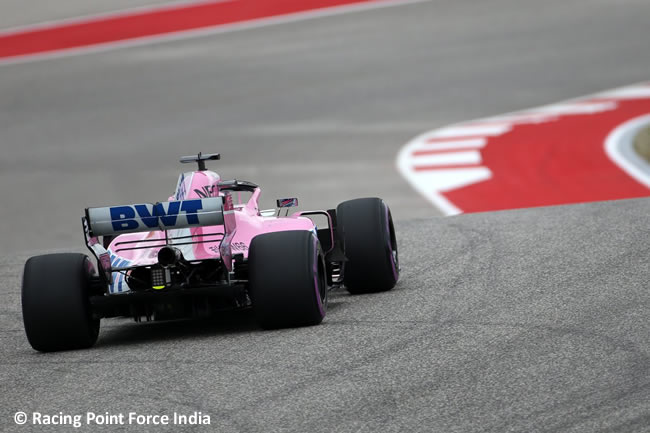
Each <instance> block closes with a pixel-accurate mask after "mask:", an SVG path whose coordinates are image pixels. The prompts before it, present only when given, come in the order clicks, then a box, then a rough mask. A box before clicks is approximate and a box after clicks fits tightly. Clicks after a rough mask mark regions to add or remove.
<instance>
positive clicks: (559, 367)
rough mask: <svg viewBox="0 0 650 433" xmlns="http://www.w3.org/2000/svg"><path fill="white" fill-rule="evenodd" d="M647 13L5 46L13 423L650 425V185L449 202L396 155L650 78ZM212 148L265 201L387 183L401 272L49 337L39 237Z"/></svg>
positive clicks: (159, 196) (160, 191)
mask: <svg viewBox="0 0 650 433" xmlns="http://www.w3.org/2000/svg"><path fill="white" fill-rule="evenodd" d="M15 16H17V15H15ZM648 16H650V3H648V2H647V1H646V0H624V1H619V2H611V1H604V0H603V1H597V0H594V1H578V0H569V1H549V2H544V3H543V4H542V3H540V2H538V1H514V0H496V1H493V2H457V1H445V0H441V1H431V2H426V3H422V4H412V5H408V6H403V7H399V8H391V9H383V10H375V11H367V12H363V13H355V14H349V15H344V16H337V17H330V18H324V19H318V20H310V21H304V22H298V23H292V24H284V25H280V26H274V27H267V28H260V29H256V30H247V31H243V32H236V33H229V34H222V35H215V36H209V37H204V38H199V39H193V40H185V41H177V42H171V43H165V44H158V45H152V46H147V47H140V48H132V49H125V50H117V51H112V52H106V53H101V54H93V55H87V56H80V57H72V58H66V59H59V60H50V61H45V62H34V63H26V64H15V65H5V66H0V149H1V150H2V154H1V155H2V156H1V157H0V197H1V198H2V202H3V205H2V206H0V220H1V221H3V224H2V225H0V239H2V241H1V242H0V245H1V250H0V263H1V265H0V275H2V280H1V281H2V282H1V283H0V296H1V297H2V303H1V305H3V306H2V307H0V308H1V310H0V324H1V328H0V329H1V330H2V331H1V334H0V338H2V341H1V343H2V349H1V351H0V356H1V358H0V362H1V363H2V365H3V368H2V369H1V370H0V384H1V389H2V391H3V393H2V397H0V403H1V404H0V406H1V407H2V413H0V430H3V429H4V430H8V431H12V430H15V431H18V428H17V427H16V426H13V424H12V421H11V416H12V414H13V412H15V411H16V410H25V411H33V410H38V411H41V412H47V413H58V411H66V412H69V413H83V412H86V411H88V410H91V411H94V412H104V411H110V412H113V413H115V412H128V411H130V410H135V411H138V412H140V413H151V412H159V413H169V412H173V411H174V410H175V411H177V412H183V413H186V412H191V411H193V410H200V411H202V412H204V413H207V414H209V415H210V416H211V417H212V427H215V426H216V429H217V430H218V431H308V430H313V431H332V430H337V431H410V430H414V431H449V432H453V431H459V432H464V431H486V432H488V431H494V432H502V431H582V432H592V431H621V432H630V431H632V432H634V431H650V428H649V427H648V426H649V425H650V395H649V391H648V383H649V381H650V378H649V376H648V375H649V373H648V372H649V371H650V363H649V362H648V339H647V337H648V335H650V333H649V332H648V331H649V329H648V320H647V313H648V306H649V302H648V288H649V287H648V284H649V283H648V281H650V278H649V270H648V262H649V261H648V240H649V236H648V234H649V233H648V227H649V224H648V223H649V221H648V215H649V214H650V213H649V210H650V209H649V208H650V203H649V202H648V200H632V201H622V202H611V203H603V204H586V205H577V206H569V207H558V208H549V209H531V210H522V211H512V212H500V213H494V214H476V215H467V216H460V217H454V218H441V217H436V211H435V210H434V209H433V208H431V207H430V206H429V205H428V203H426V202H425V201H424V199H422V198H420V197H419V196H418V195H417V194H416V193H415V192H413V191H412V190H411V189H410V188H409V187H408V185H407V184H406V182H405V181H404V180H403V179H401V178H400V177H399V175H398V174H397V171H396V169H395V167H394V158H395V155H396V153H397V152H398V150H399V148H400V146H401V145H402V144H403V143H405V142H407V141H408V140H409V139H410V138H412V137H413V136H415V135H417V134H419V133H421V132H424V131H426V130H429V129H432V128H434V127H438V126H443V125H445V124H448V123H452V122H456V121H462V120H466V119H471V118H477V117H483V116H488V115H493V114H499V113H503V112H508V111H513V110H517V109H523V108H526V107H530V106H538V105H541V104H544V103H551V102H555V101H559V100H564V99H567V98H569V97H574V96H579V95H582V94H588V93H593V92H596V91H600V90H603V89H608V88H612V87H616V86H619V85H625V84H629V83H634V82H639V81H646V80H647V79H648V75H647V74H648V71H649V70H650V57H649V56H647V55H646V54H647V17H648ZM15 21H16V23H19V22H17V21H20V20H19V19H18V18H16V20H15ZM11 24H12V25H14V23H13V22H12V23H11ZM198 150H203V151H211V150H214V151H220V152H221V153H222V154H223V157H224V159H223V161H222V162H221V163H219V164H217V165H216V166H215V168H217V169H218V171H220V172H221V174H222V175H223V177H225V178H228V177H237V178H241V179H247V180H252V181H256V182H258V183H260V185H262V186H263V188H264V192H265V193H264V197H263V204H266V205H267V206H269V207H270V206H271V204H272V203H273V200H274V199H275V198H276V197H280V196H292V195H294V194H295V195H296V196H298V197H300V199H301V202H302V203H303V205H304V206H303V207H304V208H310V207H327V206H330V205H335V204H336V203H337V202H339V201H342V200H345V199H347V198H352V197H358V196H371V195H378V196H382V197H384V198H385V199H386V200H387V202H388V203H389V204H390V205H391V207H392V209H393V212H394V214H395V216H396V218H397V219H398V235H399V237H400V246H401V252H402V259H403V279H402V281H401V282H400V284H399V285H398V287H397V288H396V289H395V291H393V292H391V293H384V294H380V295H372V296H367V297H350V296H348V295H346V294H345V293H336V294H335V295H334V296H333V299H332V304H331V309H330V311H329V315H328V318H327V321H326V323H325V324H324V325H323V326H321V327H315V328H308V329H300V330H286V331H278V332H262V331H259V330H258V329H257V328H256V327H255V326H254V324H253V323H252V321H251V320H250V318H249V317H246V316H244V317H234V318H233V317H226V318H223V319H221V320H219V321H213V322H199V323H193V322H183V323H155V324H144V325H136V324H133V323H130V322H127V321H119V320H110V321H107V322H106V323H105V326H104V330H103V331H102V334H101V336H100V341H99V344H98V346H97V347H96V348H95V349H92V350H89V351H83V352H69V353H62V354H54V355H40V354H37V353H35V352H33V351H32V350H31V349H30V348H29V346H28V344H27V341H26V339H25V337H24V332H23V328H22V322H21V316H20V311H19V310H20V309H19V291H20V278H21V275H20V273H21V269H22V264H23V263H24V260H25V258H26V257H27V256H28V255H30V254H35V253H37V252H40V251H45V250H52V249H65V250H67V249H80V248H81V247H82V245H81V242H82V240H81V231H80V222H79V218H80V216H81V211H82V209H83V208H84V207H85V206H95V205H97V206H99V205H105V204H121V203H130V202H141V201H148V200H164V199H165V198H166V197H167V196H168V195H169V194H170V193H171V192H172V190H173V186H174V183H175V176H176V172H177V171H178V170H179V169H180V168H182V167H181V166H180V165H179V164H177V163H176V162H175V161H176V159H177V157H178V156H180V155H182V154H189V153H192V152H195V151H198ZM26 430H29V429H28V428H23V429H21V431H26ZM107 430H108V429H107ZM157 430H158V429H156V428H151V431H157Z"/></svg>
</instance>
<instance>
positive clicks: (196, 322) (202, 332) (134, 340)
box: [95, 301, 343, 348]
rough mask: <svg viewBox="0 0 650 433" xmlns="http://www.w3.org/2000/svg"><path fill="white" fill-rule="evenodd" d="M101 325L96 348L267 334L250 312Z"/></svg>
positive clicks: (335, 304) (112, 321) (330, 307)
mask: <svg viewBox="0 0 650 433" xmlns="http://www.w3.org/2000/svg"><path fill="white" fill-rule="evenodd" d="M342 304H343V303H342V302H340V301H330V302H329V304H328V307H327V308H328V313H330V314H331V313H332V311H334V310H336V309H337V308H338V307H339V306H341V305H342ZM325 321H327V318H326V319H325ZM325 323H326V322H325ZM102 325H104V327H103V328H102V331H101V332H100V335H99V340H98V341H97V344H96V345H95V347H96V348H103V347H112V346H129V345H137V344H142V343H149V342H162V341H171V340H176V339H187V338H190V339H196V338H208V337H210V338H213V337H219V336H221V337H226V336H230V335H237V334H247V333H254V332H260V333H261V332H268V331H265V330H264V329H262V328H260V327H259V325H258V324H257V322H256V321H255V316H254V314H253V312H252V311H251V310H246V311H237V312H232V311H229V312H224V313H220V314H219V315H218V316H215V317H211V318H207V319H179V320H169V321H161V322H144V323H134V322H133V321H132V320H130V319H109V320H108V321H105V322H104V323H102ZM271 332H272V331H271Z"/></svg>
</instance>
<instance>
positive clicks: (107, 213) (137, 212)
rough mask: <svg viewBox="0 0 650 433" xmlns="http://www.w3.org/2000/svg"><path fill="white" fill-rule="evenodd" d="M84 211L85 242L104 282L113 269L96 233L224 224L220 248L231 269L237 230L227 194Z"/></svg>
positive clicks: (121, 232) (230, 201) (224, 260)
mask: <svg viewBox="0 0 650 433" xmlns="http://www.w3.org/2000/svg"><path fill="white" fill-rule="evenodd" d="M85 213H86V214H85V216H84V217H83V218H82V219H81V220H82V223H83V228H84V236H85V239H86V245H87V247H88V249H89V250H90V251H91V252H92V253H93V255H94V256H95V258H96V259H97V264H98V268H99V275H100V277H101V278H102V280H103V281H104V282H105V283H109V282H110V281H111V273H112V272H113V269H112V266H111V255H110V252H109V251H108V250H107V249H106V247H104V246H103V245H102V243H101V242H100V241H99V236H113V235H120V234H124V233H136V232H146V231H154V230H169V229H180V228H189V227H201V226H213V225H223V226H224V233H223V235H222V239H221V243H220V246H219V251H220V254H221V258H222V260H223V262H224V265H225V266H226V269H228V271H232V250H231V246H230V244H231V242H232V239H233V236H234V235H235V231H236V219H235V215H234V208H233V203H232V197H231V196H230V194H229V193H225V194H224V196H223V197H208V198H203V199H192V200H180V201H172V202H163V203H155V204H133V205H126V206H111V207H100V208H88V209H86V212H85ZM197 236H201V235H197ZM190 237H192V236H190ZM174 239H176V238H168V237H167V236H165V239H164V243H165V245H166V244H167V243H168V242H169V241H170V240H174ZM143 242H144V241H143ZM200 242H202V241H201V240H190V241H188V242H187V243H188V244H191V243H200ZM162 246H164V245H162V244H160V242H155V243H154V244H152V245H150V246H149V247H150V248H159V247H162ZM118 271H119V270H118Z"/></svg>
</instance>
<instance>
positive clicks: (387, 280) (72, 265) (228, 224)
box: [22, 153, 399, 352]
mask: <svg viewBox="0 0 650 433" xmlns="http://www.w3.org/2000/svg"><path fill="white" fill-rule="evenodd" d="M218 159H220V156H219V154H201V153H199V154H198V155H195V156H187V157H183V158H181V162H183V163H196V164H197V165H198V169H197V170H195V171H191V172H186V173H183V174H181V175H180V177H179V179H178V183H177V185H176V189H175V191H174V193H173V194H172V195H171V196H170V197H169V198H168V199H167V201H164V202H156V203H141V204H132V205H122V206H109V207H99V208H89V209H86V211H85V215H84V217H83V218H82V222H83V228H84V234H85V238H86V244H87V247H88V248H89V250H90V251H91V253H92V255H93V257H94V259H95V260H94V262H95V264H93V263H92V261H91V260H90V259H89V258H88V257H87V256H85V255H83V254H50V255H44V256H36V257H32V258H30V259H29V260H28V261H27V263H26V264H25V270H24V278H23V287H22V304H23V318H24V322H25V331H26V333H27V337H28V340H29V342H30V344H31V345H32V347H33V348H34V349H36V350H39V351H45V352H47V351H57V350H66V349H79V348H87V347H91V346H92V345H93V344H94V343H95V342H96V340H97V338H98V335H99V324H100V320H101V319H102V318H108V317H132V318H134V319H135V320H136V321H140V320H142V319H143V318H144V319H145V320H164V319H172V318H185V317H204V316H209V315H214V314H218V313H219V312H221V311H224V310H238V309H251V308H252V310H253V312H254V315H255V318H256V320H257V321H258V323H259V325H260V326H262V327H263V328H280V327H298V326H309V325H316V324H319V323H321V322H322V320H323V319H324V317H325V314H326V312H327V299H328V292H329V291H330V290H332V289H335V288H339V287H344V288H346V289H347V290H348V291H349V292H350V293H352V294H361V293H371V292H378V291H386V290H390V289H392V288H393V287H394V286H395V284H396V283H397V280H398V278H399V261H398V254H397V241H396V237H395V229H394V227H393V221H392V217H391V214H390V209H389V208H388V206H387V205H386V204H385V203H384V202H383V201H382V200H381V199H379V198H362V199H355V200H349V201H345V202H343V203H340V204H339V205H338V206H337V208H336V209H329V210H326V211H325V210H314V211H302V212H294V213H292V214H289V208H291V207H295V206H297V205H298V199H296V198H288V199H280V200H278V201H277V209H270V210H260V209H259V198H260V195H261V190H260V188H259V187H258V186H257V185H256V184H254V183H252V182H247V181H240V180H222V179H221V178H220V176H219V175H218V174H217V173H215V172H213V171H209V170H207V169H206V161H210V160H218ZM244 196H246V197H247V199H246V200H244V199H243V197H244ZM282 209H286V212H284V215H281V212H280V211H281V210H282ZM317 223H318V225H317Z"/></svg>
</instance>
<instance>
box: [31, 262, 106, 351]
mask: <svg viewBox="0 0 650 433" xmlns="http://www.w3.org/2000/svg"><path fill="white" fill-rule="evenodd" d="M91 273H92V265H91V264H90V262H89V261H88V257H86V256H85V255H83V254H49V255H43V256H36V257H32V258H30V259H29V260H27V263H25V270H24V273H23V287H22V307H23V322H24V324H25V332H26V333H27V340H29V344H31V346H32V347H33V348H34V349H36V350H38V351H40V352H54V351H59V350H72V349H85V348H88V347H91V346H92V345H94V344H95V342H96V341H97V336H98V335H99V319H98V318H94V317H93V314H92V309H91V306H90V300H89V294H90V277H91Z"/></svg>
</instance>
